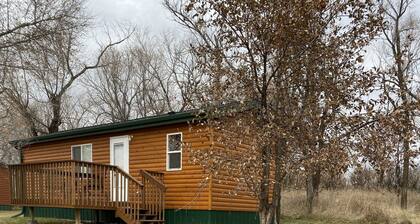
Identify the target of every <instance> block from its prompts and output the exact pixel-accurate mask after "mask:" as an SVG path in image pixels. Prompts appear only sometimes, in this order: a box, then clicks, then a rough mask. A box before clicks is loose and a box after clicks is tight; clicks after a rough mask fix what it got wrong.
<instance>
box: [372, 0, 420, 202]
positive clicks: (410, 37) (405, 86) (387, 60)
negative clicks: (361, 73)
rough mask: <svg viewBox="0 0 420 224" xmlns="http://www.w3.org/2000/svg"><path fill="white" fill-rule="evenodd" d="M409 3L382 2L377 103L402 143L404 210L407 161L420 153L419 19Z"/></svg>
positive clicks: (403, 1) (407, 178)
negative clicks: (381, 45)
mask: <svg viewBox="0 0 420 224" xmlns="http://www.w3.org/2000/svg"><path fill="white" fill-rule="evenodd" d="M412 5H413V1H411V0H395V1H394V0H387V1H385V3H384V8H385V12H384V13H385V18H386V23H385V25H384V27H383V37H384V40H383V44H384V45H383V49H384V51H383V52H382V55H381V57H380V62H381V66H380V79H379V80H380V81H379V83H380V87H381V95H380V100H381V102H382V103H383V108H384V109H383V110H384V112H385V113H389V114H390V115H391V116H392V117H391V118H390V119H387V121H388V124H387V125H389V126H391V127H393V130H394V132H395V133H396V135H397V136H399V138H400V139H401V143H402V151H403V153H402V161H403V162H402V180H401V183H400V185H401V186H400V187H401V208H403V209H406V208H407V189H408V182H409V171H410V160H411V158H413V157H414V156H416V155H418V154H419V152H420V150H419V149H418V148H416V146H415V145H414V144H413V143H415V142H416V141H418V139H419V135H418V125H419V123H418V119H419V108H420V101H419V99H420V82H419V73H418V66H419V62H420V29H419V25H418V24H419V19H418V18H417V17H414V16H413V15H410V12H409V10H410V6H412Z"/></svg>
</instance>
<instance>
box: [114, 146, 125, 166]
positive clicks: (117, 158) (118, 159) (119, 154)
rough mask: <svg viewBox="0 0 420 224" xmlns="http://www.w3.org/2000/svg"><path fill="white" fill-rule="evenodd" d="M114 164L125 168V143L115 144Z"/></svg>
mask: <svg viewBox="0 0 420 224" xmlns="http://www.w3.org/2000/svg"><path fill="white" fill-rule="evenodd" d="M114 165H115V166H118V167H120V168H121V169H123V168H124V143H122V142H119V143H115V144H114Z"/></svg>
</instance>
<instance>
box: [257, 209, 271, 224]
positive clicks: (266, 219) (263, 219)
mask: <svg viewBox="0 0 420 224" xmlns="http://www.w3.org/2000/svg"><path fill="white" fill-rule="evenodd" d="M259 215H260V224H273V220H274V209H273V208H272V206H267V207H266V208H264V209H263V210H260V211H259Z"/></svg>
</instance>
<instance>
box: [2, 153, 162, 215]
mask: <svg viewBox="0 0 420 224" xmlns="http://www.w3.org/2000/svg"><path fill="white" fill-rule="evenodd" d="M9 171H10V172H9V173H10V189H11V203H12V204H14V205H20V206H29V207H63V208H92V209H110V210H116V211H117V213H118V214H120V215H121V216H123V218H124V219H127V220H132V221H133V222H137V221H140V220H142V219H144V218H145V217H144V215H152V216H154V217H155V218H156V220H164V217H165V214H164V211H165V186H164V184H163V173H159V172H152V171H145V170H140V175H141V181H138V180H136V179H134V178H133V177H132V176H130V175H129V174H128V173H126V172H124V171H123V170H121V169H120V168H118V167H117V166H112V165H106V164H100V163H92V162H81V161H74V160H68V161H54V162H42V163H26V164H18V165H11V166H9ZM145 211H147V214H144V212H145ZM130 222H131V221H130Z"/></svg>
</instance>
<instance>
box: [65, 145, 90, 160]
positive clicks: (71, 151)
mask: <svg viewBox="0 0 420 224" xmlns="http://www.w3.org/2000/svg"><path fill="white" fill-rule="evenodd" d="M86 145H90V160H89V161H85V160H82V161H84V162H93V145H92V143H88V144H79V145H72V146H71V147H70V153H71V159H72V160H74V158H73V148H74V147H80V150H83V146H86ZM80 155H83V153H82V152H80Z"/></svg>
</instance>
